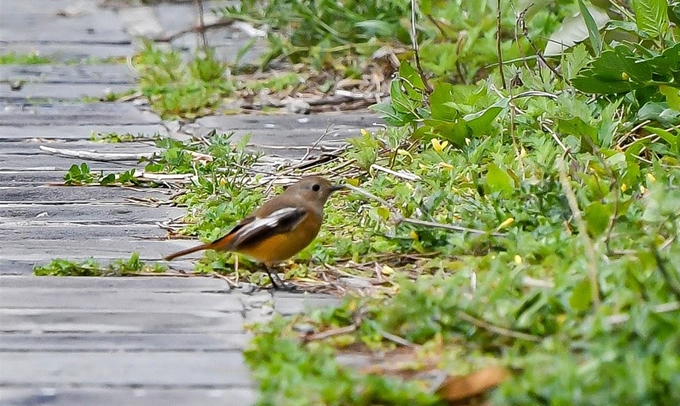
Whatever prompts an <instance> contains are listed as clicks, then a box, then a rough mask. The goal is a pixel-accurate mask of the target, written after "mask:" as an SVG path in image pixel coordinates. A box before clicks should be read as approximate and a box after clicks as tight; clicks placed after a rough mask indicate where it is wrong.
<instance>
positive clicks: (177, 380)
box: [0, 0, 375, 406]
mask: <svg viewBox="0 0 680 406" xmlns="http://www.w3.org/2000/svg"><path fill="white" fill-rule="evenodd" d="M93 4H95V2H79V1H77V0H54V1H50V2H43V1H39V0H21V1H19V0H2V12H0V52H2V53H6V52H17V53H23V52H27V51H38V52H40V53H41V54H42V55H45V56H48V57H51V58H53V59H57V60H62V61H65V60H69V59H71V58H73V57H80V58H82V57H88V56H91V57H110V56H126V55H130V54H131V53H132V52H133V46H132V41H131V40H130V38H129V37H128V35H127V34H126V31H125V29H126V28H127V29H128V31H129V30H130V24H132V23H131V22H130V21H132V20H134V18H131V17H130V14H133V15H134V13H132V12H133V11H134V10H125V12H123V11H121V12H119V13H116V12H114V11H112V10H103V9H99V8H97V7H96V6H92V5H93ZM173 7H175V8H173ZM187 7H191V6H190V5H186V4H177V5H168V4H163V5H159V6H158V8H157V9H151V11H152V12H153V13H155V14H153V13H152V15H156V16H161V18H160V20H161V22H163V21H165V22H166V23H168V24H170V23H172V24H179V23H178V21H181V20H182V19H184V21H185V22H186V20H187V12H186V11H187ZM148 11H149V10H148V9H147V10H146V11H144V12H142V14H144V13H148ZM137 24H138V25H139V23H137ZM148 25H149V26H153V24H148ZM161 25H162V24H161ZM142 26H144V24H142ZM0 78H2V79H3V80H6V81H17V80H26V81H27V82H26V83H25V84H24V86H23V87H22V89H21V90H20V91H13V90H11V89H10V87H9V86H8V85H7V83H0V405H2V406H10V405H38V404H40V405H69V406H71V405H128V406H130V405H145V406H150V405H233V406H238V405H250V404H252V403H253V402H254V400H255V398H256V392H255V390H254V383H253V382H252V380H251V378H250V374H249V370H248V368H247V366H246V365H245V364H244V362H243V357H242V355H241V352H242V350H243V348H244V346H245V345H246V344H247V342H248V339H249V336H248V333H247V332H246V331H244V329H243V325H244V323H247V322H251V321H257V320H261V319H262V318H266V317H269V316H270V315H271V314H272V313H273V312H275V311H280V312H284V313H293V312H298V311H301V310H303V308H304V307H305V306H313V307H314V306H324V305H327V304H329V303H332V302H333V300H330V299H329V298H327V297H324V296H315V295H294V294H278V293H277V294H275V295H272V294H271V293H270V292H256V293H254V294H246V293H244V292H241V291H238V290H236V291H230V289H229V287H228V286H227V284H226V283H225V282H224V281H222V280H219V279H209V278H200V277H192V278H169V277H168V278H164V277H153V278H143V277H135V278H80V277H79V278H76V277H64V278H58V277H36V276H32V269H33V267H34V266H35V265H36V264H46V263H48V262H49V261H50V260H51V259H53V258H57V257H59V258H67V259H71V260H80V259H85V258H88V257H94V258H96V259H97V260H99V261H101V262H104V263H105V262H107V261H109V260H112V259H117V258H129V257H130V254H131V253H132V252H139V253H140V257H141V259H142V260H146V261H155V260H159V259H160V258H161V257H162V255H163V254H166V253H169V252H172V251H175V250H178V249H181V248H184V247H187V246H190V245H192V244H193V242H190V241H167V240H165V239H164V236H165V231H164V230H162V229H161V228H160V227H158V225H157V223H159V222H163V221H166V220H168V219H170V218H176V217H179V216H181V215H182V214H183V213H184V210H183V209H181V208H176V207H170V206H166V205H161V206H158V207H147V206H142V205H139V204H135V203H134V202H131V201H130V199H129V198H131V197H132V198H137V199H144V198H155V199H158V200H161V201H162V200H167V199H168V195H167V192H165V191H163V190H154V189H132V188H120V187H93V186H86V187H65V186H59V185H58V184H59V183H61V182H62V180H63V175H64V173H65V172H66V171H67V170H68V169H69V167H70V166H71V165H72V164H74V163H78V164H79V163H81V162H83V160H82V159H77V158H69V157H63V156H58V155H54V154H49V153H46V152H44V151H41V150H40V146H49V147H52V148H62V149H70V150H88V151H96V152H103V153H110V152H134V153H140V152H150V151H153V150H154V147H153V145H151V144H149V143H143V142H136V143H122V144H105V143H95V142H92V141H90V135H91V133H92V132H93V131H94V132H117V133H132V134H138V133H142V134H148V135H151V134H154V133H160V134H164V135H171V136H176V135H177V134H176V133H175V132H174V130H176V128H175V127H176V126H175V125H174V123H164V122H163V121H162V120H160V118H159V117H158V116H156V115H155V114H152V113H150V112H148V111H143V110H142V109H140V108H138V107H136V106H134V105H133V104H131V103H83V102H82V98H83V97H84V96H89V97H92V96H94V97H98V96H101V95H103V94H104V92H105V90H106V89H110V90H113V91H123V90H126V89H129V88H132V87H133V86H134V76H133V75H132V74H131V72H130V71H129V70H128V69H127V67H126V66H125V65H77V64H76V65H65V64H53V65H36V66H11V65H5V66H0ZM373 121H375V117H374V116H372V115H370V114H367V113H366V112H357V113H352V114H347V113H343V114H339V113H335V114H324V115H317V116H310V117H304V119H302V120H301V119H300V117H299V116H257V115H247V116H223V117H220V116H215V117H205V118H202V119H200V120H198V121H197V122H195V123H192V124H190V125H188V126H186V128H185V130H186V132H187V133H207V132H209V131H210V130H212V129H217V130H219V131H225V132H228V131H231V130H234V131H236V136H237V137H240V136H243V135H245V134H246V133H248V132H252V134H253V136H252V142H253V143H254V144H255V145H254V148H257V149H261V150H264V151H267V152H269V153H276V154H282V155H285V156H288V157H291V158H295V157H299V156H300V155H301V154H303V153H304V150H301V149H296V148H295V147H300V146H309V145H311V144H312V143H313V142H314V141H315V140H316V139H317V138H318V137H319V135H321V134H322V133H323V132H324V131H325V130H326V128H327V127H328V126H329V125H330V124H334V125H335V130H336V131H335V133H334V136H333V137H330V138H331V139H329V140H328V142H329V143H331V144H332V143H337V142H338V141H340V140H342V139H344V138H345V137H347V136H350V135H356V134H358V129H359V128H369V127H370V126H371V125H372V123H373ZM171 128H172V129H173V131H171V130H170V129H171ZM88 165H89V166H90V167H91V168H92V170H96V171H100V170H103V171H105V172H114V171H115V172H119V171H123V170H128V169H131V168H133V167H136V166H137V163H136V162H135V161H122V162H97V161H88Z"/></svg>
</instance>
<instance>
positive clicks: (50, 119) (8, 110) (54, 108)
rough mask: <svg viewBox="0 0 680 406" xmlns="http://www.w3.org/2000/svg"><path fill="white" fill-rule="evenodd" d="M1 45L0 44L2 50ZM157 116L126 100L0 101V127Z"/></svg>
mask: <svg viewBox="0 0 680 406" xmlns="http://www.w3.org/2000/svg"><path fill="white" fill-rule="evenodd" d="M1 48H2V47H0V50H1ZM159 122H160V118H159V117H158V116H157V115H155V114H153V113H150V112H142V111H139V110H137V108H135V106H133V105H132V104H129V103H90V104H82V103H80V104H79V103H74V104H54V105H49V104H45V105H28V106H27V105H25V104H8V103H2V102H0V126H17V127H22V126H36V125H42V126H50V125H73V123H78V124H79V125H106V124H113V125H139V124H157V123H159Z"/></svg>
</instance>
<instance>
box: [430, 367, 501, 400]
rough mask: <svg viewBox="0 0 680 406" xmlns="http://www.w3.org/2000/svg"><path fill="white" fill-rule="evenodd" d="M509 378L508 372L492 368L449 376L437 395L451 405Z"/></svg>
mask: <svg viewBox="0 0 680 406" xmlns="http://www.w3.org/2000/svg"><path fill="white" fill-rule="evenodd" d="M508 378H510V371H508V370H507V369H505V368H502V367H498V366H493V367H488V368H484V369H482V370H479V371H475V372H473V373H470V374H467V375H464V376H450V377H448V378H446V380H445V381H444V383H442V385H441V386H440V387H439V389H438V390H437V394H439V396H441V397H442V398H444V399H445V400H447V401H449V402H451V404H460V403H459V402H461V401H463V400H466V399H469V398H471V397H475V396H478V395H481V394H483V393H484V392H486V391H487V390H489V389H492V388H495V387H496V386H498V385H500V384H501V383H502V382H504V381H505V380H507V379H508Z"/></svg>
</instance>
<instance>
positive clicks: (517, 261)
mask: <svg viewBox="0 0 680 406" xmlns="http://www.w3.org/2000/svg"><path fill="white" fill-rule="evenodd" d="M515 263H516V264H517V265H522V257H520V256H519V255H515Z"/></svg>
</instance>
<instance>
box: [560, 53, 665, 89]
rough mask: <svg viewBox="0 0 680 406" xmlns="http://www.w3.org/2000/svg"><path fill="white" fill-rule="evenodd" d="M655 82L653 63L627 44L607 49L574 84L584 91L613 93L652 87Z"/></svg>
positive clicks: (575, 79)
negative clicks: (635, 52)
mask: <svg viewBox="0 0 680 406" xmlns="http://www.w3.org/2000/svg"><path fill="white" fill-rule="evenodd" d="M651 83H652V65H651V63H649V62H647V61H645V62H643V61H640V59H639V57H637V56H636V55H635V54H633V52H632V51H631V50H630V49H629V48H628V47H626V46H623V45H619V46H617V47H616V48H614V49H613V50H607V51H604V52H602V54H601V55H600V56H599V57H598V58H597V59H596V60H595V61H594V62H593V64H592V66H591V67H590V68H588V69H585V70H583V71H582V72H581V73H580V74H579V76H577V77H575V78H574V79H573V80H572V81H571V84H572V85H573V86H574V87H575V88H577V89H578V90H580V91H582V92H585V93H600V94H613V93H622V92H629V91H631V90H635V89H639V88H643V87H646V86H649V85H650V84H651Z"/></svg>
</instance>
